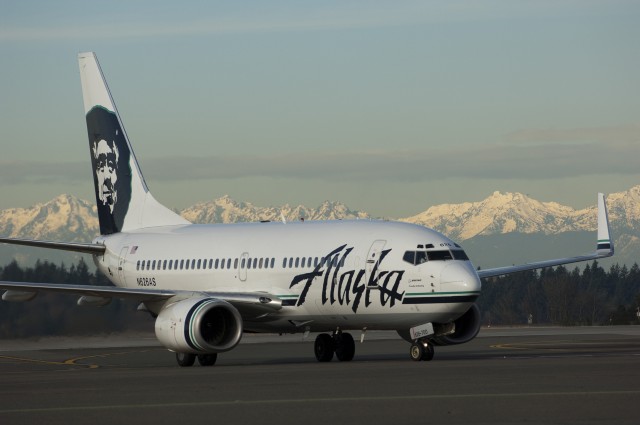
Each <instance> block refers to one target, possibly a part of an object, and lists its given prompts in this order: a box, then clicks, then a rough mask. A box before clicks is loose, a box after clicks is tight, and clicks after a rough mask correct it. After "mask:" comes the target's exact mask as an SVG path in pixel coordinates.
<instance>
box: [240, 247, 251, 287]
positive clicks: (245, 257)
mask: <svg viewBox="0 0 640 425" xmlns="http://www.w3.org/2000/svg"><path fill="white" fill-rule="evenodd" d="M247 261H249V253H248V252H243V253H242V257H241V258H240V270H239V272H238V278H239V279H240V281H241V282H244V281H246V280H247Z"/></svg>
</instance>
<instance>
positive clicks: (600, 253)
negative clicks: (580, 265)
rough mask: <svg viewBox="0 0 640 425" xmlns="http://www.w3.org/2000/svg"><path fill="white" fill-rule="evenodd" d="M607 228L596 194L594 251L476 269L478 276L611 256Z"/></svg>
mask: <svg viewBox="0 0 640 425" xmlns="http://www.w3.org/2000/svg"><path fill="white" fill-rule="evenodd" d="M610 233H611V232H610V230H609V218H608V214H607V204H606V201H605V196H604V194H602V193H599V194H598V243H597V246H596V251H595V252H594V253H592V254H587V255H579V256H576V257H567V258H558V259H555V260H547V261H538V262H535V263H527V264H522V265H519V266H507V267H498V268H493V269H485V270H478V276H479V277H480V278H481V279H482V278H487V277H495V276H502V275H506V274H511V273H517V272H522V271H526V270H535V269H542V268H545V267H553V266H559V265H562V264H570V263H577V262H580V261H591V260H597V259H600V258H606V257H611V256H612V255H613V252H614V249H613V241H612V240H611V236H610Z"/></svg>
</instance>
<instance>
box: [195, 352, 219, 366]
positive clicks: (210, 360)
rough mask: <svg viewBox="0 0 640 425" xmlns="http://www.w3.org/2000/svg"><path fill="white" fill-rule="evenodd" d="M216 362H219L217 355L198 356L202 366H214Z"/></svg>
mask: <svg viewBox="0 0 640 425" xmlns="http://www.w3.org/2000/svg"><path fill="white" fill-rule="evenodd" d="M216 360H218V354H217V353H213V354H199V355H198V363H200V366H213V365H214V364H216Z"/></svg>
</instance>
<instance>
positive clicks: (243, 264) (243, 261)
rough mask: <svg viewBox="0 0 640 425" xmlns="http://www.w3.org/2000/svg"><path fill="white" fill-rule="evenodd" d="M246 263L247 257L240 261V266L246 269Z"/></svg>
mask: <svg viewBox="0 0 640 425" xmlns="http://www.w3.org/2000/svg"><path fill="white" fill-rule="evenodd" d="M246 265H247V259H246V258H243V259H242V261H241V262H240V268H241V269H244V268H245V266H246Z"/></svg>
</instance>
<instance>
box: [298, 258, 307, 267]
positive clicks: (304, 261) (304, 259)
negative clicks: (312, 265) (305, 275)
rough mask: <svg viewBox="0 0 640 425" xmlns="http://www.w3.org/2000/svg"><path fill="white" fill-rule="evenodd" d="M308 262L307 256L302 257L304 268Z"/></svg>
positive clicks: (301, 265)
mask: <svg viewBox="0 0 640 425" xmlns="http://www.w3.org/2000/svg"><path fill="white" fill-rule="evenodd" d="M306 263H307V258H306V257H302V263H301V264H300V267H302V268H304V267H305V264H306Z"/></svg>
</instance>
